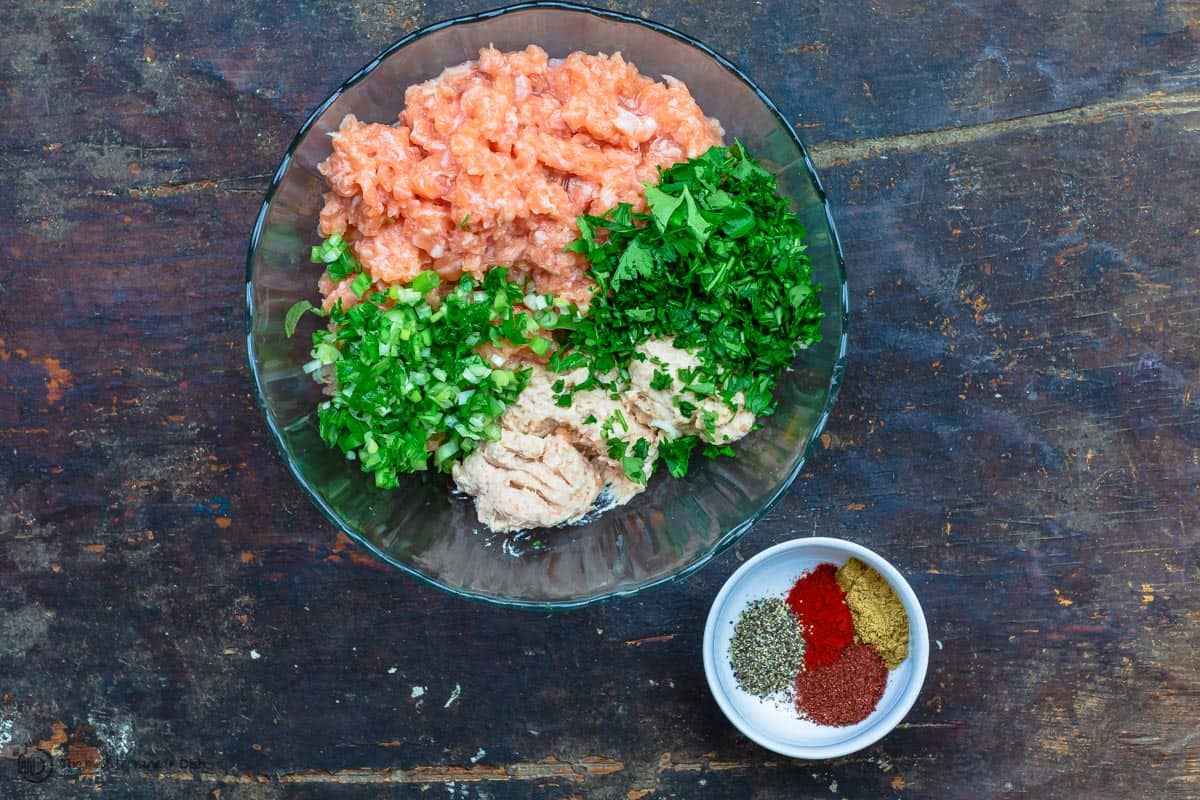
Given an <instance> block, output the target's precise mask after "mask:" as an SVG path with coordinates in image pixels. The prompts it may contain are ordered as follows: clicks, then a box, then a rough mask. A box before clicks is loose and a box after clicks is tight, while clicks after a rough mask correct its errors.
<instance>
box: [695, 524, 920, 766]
mask: <svg viewBox="0 0 1200 800" xmlns="http://www.w3.org/2000/svg"><path fill="white" fill-rule="evenodd" d="M851 557H857V558H858V559H859V560H861V561H863V562H865V563H866V564H867V565H868V566H871V567H873V568H875V570H877V571H878V572H879V573H880V574H881V575H883V577H884V578H886V579H887V581H888V583H890V584H891V585H892V588H893V589H894V590H895V592H896V595H897V596H898V597H899V598H900V600H901V602H903V603H904V610H905V612H907V613H908V658H906V659H904V661H903V662H901V664H900V666H899V667H897V668H896V669H894V670H892V671H891V672H889V673H888V682H887V688H886V689H885V690H884V692H883V697H882V698H881V699H880V701H879V705H878V706H877V707H876V708H875V710H874V711H873V712H871V714H870V716H868V717H867V718H866V719H864V720H863V721H862V722H860V723H858V724H856V725H848V726H846V727H842V728H835V727H830V726H826V725H817V724H816V723H814V722H811V721H809V720H804V719H800V718H799V717H798V716H797V714H796V709H795V708H794V707H793V706H792V704H791V703H790V702H787V701H780V702H778V703H776V702H774V701H772V700H760V699H759V698H757V697H755V696H754V695H752V694H749V693H748V692H745V691H743V690H742V689H741V687H739V686H738V684H737V680H736V679H735V678H734V677H733V669H732V668H731V667H730V666H729V640H730V639H731V638H732V637H733V626H734V623H735V622H736V621H737V618H738V615H739V614H740V613H741V612H742V609H744V608H745V607H746V604H747V603H749V602H750V601H752V600H757V599H759V598H762V597H784V596H786V594H787V592H788V590H790V589H791V588H792V584H794V583H795V582H796V579H797V578H798V577H800V575H801V574H803V573H805V572H807V571H809V570H811V569H812V568H813V567H815V566H817V565H818V564H823V563H825V562H830V563H833V564H837V565H838V566H839V567H840V566H841V565H842V564H845V563H846V562H847V561H849V560H850V558H851ZM928 666H929V629H928V628H927V627H926V626H925V614H924V612H922V611H921V604H920V603H919V602H918V601H917V595H916V594H915V593H914V592H913V590H912V587H911V586H909V585H908V581H906V580H904V577H903V576H902V575H901V574H900V573H899V572H897V571H896V568H895V567H893V566H892V565H891V564H889V563H888V562H886V561H884V560H883V559H882V558H880V557H879V556H878V555H876V554H875V553H873V552H872V551H870V550H868V549H867V548H865V547H862V546H861V545H857V544H854V543H853V542H847V541H845V540H843V539H829V538H821V537H816V538H810V539H793V540H792V541H790V542H783V543H782V544H777V545H775V546H774V547H772V548H770V549H768V550H764V551H763V552H761V553H759V554H758V555H756V556H755V557H754V558H752V559H750V560H749V561H747V562H746V563H745V564H743V565H742V566H741V567H739V568H738V570H737V572H735V573H733V575H731V576H730V577H729V580H727V581H726V582H725V585H724V586H723V587H721V591H720V592H718V593H717V598H716V600H714V601H713V604H712V609H711V610H710V611H709V612H708V623H707V624H706V625H705V627H704V674H705V676H706V677H707V678H708V686H709V688H710V689H711V690H712V693H713V697H714V698H716V701H717V705H719V706H720V707H721V710H722V711H723V712H725V716H727V717H728V718H729V721H730V722H732V723H733V724H734V726H736V727H737V729H738V730H740V731H741V732H742V733H743V734H745V735H746V736H747V737H749V738H750V739H752V740H753V741H755V742H757V743H758V744H760V745H762V746H763V747H765V748H767V749H768V750H773V751H774V752H776V753H779V754H780V755H785V756H790V757H791V758H805V759H812V760H816V759H824V758H837V757H839V756H844V755H847V754H848V753H853V752H855V751H857V750H861V749H863V748H864V747H867V746H868V745H871V744H874V743H875V742H877V741H879V740H880V739H881V738H883V737H884V736H885V735H887V734H888V733H889V732H890V731H891V730H892V729H893V728H895V727H896V726H897V725H898V724H899V723H900V720H902V719H904V715H905V714H907V713H908V710H909V709H910V708H912V705H913V703H914V702H916V699H917V695H918V694H920V692H921V685H922V684H923V683H924V682H925V670H926V669H927V668H928Z"/></svg>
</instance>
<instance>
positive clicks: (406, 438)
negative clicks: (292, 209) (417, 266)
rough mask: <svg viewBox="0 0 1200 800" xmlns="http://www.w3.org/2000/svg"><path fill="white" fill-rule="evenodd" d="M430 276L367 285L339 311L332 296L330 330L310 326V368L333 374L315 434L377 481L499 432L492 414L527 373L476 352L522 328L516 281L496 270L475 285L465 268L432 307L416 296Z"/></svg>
mask: <svg viewBox="0 0 1200 800" xmlns="http://www.w3.org/2000/svg"><path fill="white" fill-rule="evenodd" d="M364 277H366V276H364ZM356 280H357V279H356ZM367 280H368V281H369V278H367ZM439 283H440V279H439V278H438V277H437V274H436V273H433V272H425V273H421V275H418V276H417V278H416V280H414V281H413V283H412V284H411V285H410V287H407V288H406V287H390V288H389V290H388V291H387V292H373V293H371V294H370V295H369V296H368V297H367V298H366V300H365V301H364V302H362V303H358V304H357V305H355V306H353V307H352V308H350V309H348V310H346V309H344V308H343V307H342V304H341V302H340V301H339V302H338V303H337V304H336V305H335V306H334V307H333V309H332V310H331V311H330V314H329V319H330V322H331V323H332V330H318V331H316V332H315V333H314V334H313V351H312V357H313V362H312V363H313V364H314V368H315V367H319V366H326V367H330V368H331V369H332V371H333V373H334V375H335V382H334V383H333V386H332V392H333V394H332V396H331V397H330V399H329V400H328V401H326V402H324V403H322V404H321V405H320V407H319V408H318V411H317V416H318V420H319V423H320V431H321V437H322V438H323V439H324V440H325V442H326V443H327V444H329V445H330V446H335V447H337V448H339V449H340V450H342V451H343V452H344V453H346V454H347V457H352V458H354V459H355V460H357V461H358V462H359V464H360V466H361V467H362V469H363V470H364V471H365V472H370V473H373V474H374V476H375V482H376V484H377V485H379V486H381V487H385V488H389V487H395V486H397V485H398V480H397V476H398V475H399V474H400V473H405V472H416V471H421V470H425V469H428V467H429V462H430V459H431V458H432V461H433V466H434V467H435V468H437V469H441V470H449V468H450V466H451V464H452V463H453V462H454V461H455V460H457V459H459V458H462V457H464V456H466V455H468V454H470V453H471V452H472V451H474V450H475V449H476V448H477V447H479V446H480V445H481V444H482V443H484V442H487V441H493V440H496V439H498V438H499V437H500V426H499V424H498V422H497V420H498V418H499V417H500V415H501V414H503V413H504V410H505V409H506V408H507V407H508V404H509V403H511V402H513V401H514V400H515V399H516V398H517V395H518V394H520V392H521V390H522V389H524V388H525V385H526V384H527V383H528V381H529V375H530V370H527V369H526V370H520V371H514V370H508V369H498V368H495V367H494V366H493V365H491V364H489V363H487V362H486V361H484V359H483V358H482V356H480V355H479V353H478V352H476V348H477V347H478V345H480V344H482V343H483V342H489V343H491V344H493V345H496V346H502V347H503V346H508V345H513V344H517V343H516V342H513V341H511V340H510V339H508V338H506V336H505V334H504V332H503V331H504V330H505V329H507V328H509V327H510V325H511V324H515V325H516V329H518V330H522V329H524V328H523V327H522V326H523V324H524V323H519V322H518V323H514V320H516V318H517V317H518V316H520V315H518V314H516V313H515V312H514V306H515V305H516V304H518V303H520V302H521V300H522V298H523V297H524V295H525V288H524V286H522V285H520V284H517V283H514V282H512V281H509V280H508V278H507V271H506V270H504V269H494V270H492V271H490V272H489V273H488V274H487V275H486V276H485V277H484V279H483V282H482V283H477V282H476V281H475V280H473V279H472V278H471V277H470V276H468V275H464V276H463V277H462V278H461V279H460V280H459V282H458V284H457V285H455V286H454V287H453V288H452V289H451V290H450V291H449V292H448V293H446V294H445V296H443V297H441V298H440V301H438V306H437V308H436V309H435V308H433V307H432V306H431V305H430V304H429V303H428V302H427V301H426V299H425V294H426V293H427V292H429V291H432V289H433V288H435V287H436V286H437V285H438V284H439ZM368 288H369V284H368ZM413 295H415V297H414V296H413ZM300 313H303V312H302V311H301V312H298V313H297V318H298V317H299V314H300Z"/></svg>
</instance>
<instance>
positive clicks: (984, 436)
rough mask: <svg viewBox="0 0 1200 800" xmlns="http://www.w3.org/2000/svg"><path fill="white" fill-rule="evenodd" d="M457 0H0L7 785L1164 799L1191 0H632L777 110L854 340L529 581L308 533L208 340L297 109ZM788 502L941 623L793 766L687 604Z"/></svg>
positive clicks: (1196, 156) (1177, 497) (1190, 714)
mask: <svg viewBox="0 0 1200 800" xmlns="http://www.w3.org/2000/svg"><path fill="white" fill-rule="evenodd" d="M486 5H487V4H473V3H441V2H438V3H433V2H429V3H423V4H416V3H353V4H340V3H332V2H329V3H248V2H243V1H242V0H239V1H238V2H232V3H220V4H218V3H211V4H206V3H195V4H183V3H175V2H170V1H169V0H167V1H165V2H164V1H163V0H160V1H159V2H135V3H132V4H121V5H119V6H118V5H116V4H107V3H90V2H83V3H44V4H43V3H39V4H25V3H13V2H9V3H3V4H0V19H2V20H3V23H4V30H5V35H4V44H5V46H4V48H2V52H0V87H2V88H3V91H4V95H3V98H4V99H3V106H4V110H5V113H4V114H3V115H0V212H3V213H0V253H2V254H3V261H2V262H0V263H2V264H3V267H2V269H0V302H2V303H3V311H2V312H0V751H2V755H3V758H0V796H4V797H16V798H60V797H67V796H76V795H81V796H82V795H86V796H95V797H113V798H126V797H136V798H141V797H147V798H149V797H154V798H196V797H203V798H213V799H214V800H231V799H233V800H242V799H243V798H245V799H253V800H266V799H268V798H277V797H289V798H291V797H295V798H321V799H322V800H342V798H345V799H346V800H359V799H360V798H377V797H437V796H443V797H444V796H450V797H454V798H478V799H479V800H485V799H486V800H508V799H509V798H513V799H516V798H546V799H547V800H566V799H567V798H584V797H586V798H593V797H595V798H606V799H608V798H611V799H613V800H663V799H664V798H672V797H678V798H688V799H689V800H690V799H691V798H701V799H702V798H728V797H745V798H763V799H765V798H796V797H845V798H865V797H869V798H879V797H896V798H957V797H962V798H973V797H1021V796H1039V797H1045V798H1059V797H1061V798H1074V797H1080V796H1088V795H1091V796H1097V797H1115V796H1131V797H1141V796H1161V797H1200V736H1197V734H1196V731H1197V730H1200V670H1198V668H1197V666H1196V665H1197V661H1196V658H1195V653H1196V652H1197V650H1200V588H1198V586H1197V582H1198V581H1200V496H1198V492H1200V388H1198V386H1197V384H1198V382H1200V279H1198V276H1200V263H1198V262H1200V258H1198V257H1200V201H1198V200H1197V193H1196V186H1197V184H1198V182H1200V181H1198V178H1200V10H1198V9H1197V6H1196V5H1195V4H1194V3H1187V2H1169V1H1160V2H1133V3H1123V4H1113V3H1105V2H1096V1H1094V0H1084V2H1076V3H1071V4H1067V3H1042V2H1032V1H1029V2H1016V3H1013V2H966V3H925V2H919V3H900V2H895V0H877V1H876V2H869V3H868V2H847V3H841V4H820V3H800V4H796V3H784V2H777V1H776V0H764V2H761V3H752V4H741V3H734V2H723V3H718V4H712V5H697V4H693V3H682V2H676V1H675V0H663V1H662V2H654V3H652V2H639V3H634V4H632V6H631V7H632V8H633V11H634V13H641V14H645V15H646V16H649V17H653V18H655V19H658V20H660V21H662V22H665V23H667V24H671V25H675V26H677V27H680V28H682V29H683V30H685V31H688V32H690V33H693V34H696V35H699V36H701V37H702V38H704V39H705V40H706V41H708V42H709V43H711V44H712V45H713V46H714V47H715V48H716V49H718V50H720V51H722V52H724V53H726V54H727V55H729V56H731V57H732V58H733V59H734V60H735V61H737V62H739V63H741V64H742V65H743V66H744V67H745V68H746V69H747V71H748V72H749V73H750V74H751V75H752V76H753V77H754V78H756V79H757V80H759V81H760V82H761V83H762V85H763V88H764V89H765V90H766V91H767V92H768V93H769V94H770V95H772V96H773V97H774V98H775V99H776V100H777V101H778V102H779V104H780V105H781V107H782V108H783V109H784V111H785V113H786V114H787V115H788V116H789V118H790V119H792V120H793V121H795V122H796V123H797V124H798V125H799V126H800V129H801V132H802V134H803V135H804V136H805V138H806V139H807V141H808V143H809V144H810V145H811V147H812V150H813V155H814V158H815V159H816V160H817V162H818V164H819V166H820V168H821V171H822V177H823V178H824V180H825V182H826V185H827V188H828V190H829V193H830V195H831V197H832V198H833V202H834V213H835V216H836V218H837V220H838V223H839V228H840V231H841V233H842V235H843V238H844V243H845V247H846V255H847V262H848V265H849V272H850V280H851V291H852V302H853V318H852V324H853V329H852V334H851V361H850V365H849V368H848V371H847V376H846V381H845V384H844V388H843V392H842V395H841V398H840V400H839V402H838V406H837V409H836V412H835V415H834V418H833V420H832V422H831V424H830V426H829V429H828V431H827V433H826V435H825V436H824V437H823V439H822V444H823V447H822V448H821V450H820V451H819V452H818V453H817V454H816V456H815V458H813V459H812V461H811V462H810V464H809V466H808V467H806V471H805V473H804V475H803V476H802V479H801V480H800V481H799V482H798V483H797V485H796V486H795V487H794V488H793V489H792V491H791V492H790V493H789V494H788V495H787V497H786V498H785V499H784V501H783V502H782V503H781V504H780V505H779V506H778V507H777V508H776V509H775V510H774V511H773V512H772V513H771V514H770V515H769V516H768V518H767V519H765V520H764V521H763V522H761V523H760V524H758V525H757V526H756V527H755V528H754V529H753V530H752V531H751V532H750V533H749V534H748V535H747V536H746V537H745V538H744V539H742V541H741V542H740V544H739V545H738V547H737V548H736V549H735V550H734V551H731V552H730V553H728V554H726V555H724V556H722V557H721V558H719V559H718V560H717V561H716V562H714V563H713V564H712V565H711V566H709V567H708V568H706V569H705V570H703V571H702V572H700V573H699V574H697V575H694V576H692V577H690V578H689V579H687V580H685V581H682V582H680V583H677V584H673V585H670V586H666V587H662V588H660V589H657V590H654V591H652V592H650V593H648V594H646V595H642V596H638V597H636V598H632V599H627V600H620V601H614V602H611V603H608V604H605V605H603V606H601V607H599V608H595V609H589V610H584V611H578V612H572V613H566V614H556V615H539V614H529V613H515V612H508V611H501V610H497V609H492V608H488V607H483V606H479V605H472V604H466V603H464V602H460V601H458V600H455V599H452V598H450V597H447V596H444V595H442V594H440V593H437V592H435V591H432V590H430V589H426V588H424V587H422V586H420V585H418V584H417V583H415V582H414V581H412V580H408V579H404V578H402V577H399V576H397V575H394V574H392V573H391V572H389V571H388V570H387V569H385V568H384V567H382V566H380V565H379V564H377V563H375V562H373V561H372V560H370V559H369V558H367V557H365V556H364V555H363V554H361V553H360V552H358V551H357V550H356V548H355V547H354V546H353V545H352V544H351V543H350V542H348V541H347V540H345V539H344V538H341V537H337V536H335V534H334V533H333V531H332V530H331V529H330V526H329V525H328V524H326V523H325V522H324V520H323V519H322V518H321V516H320V515H319V513H318V512H317V511H316V509H315V508H313V507H312V506H311V505H310V504H309V503H308V502H307V500H306V499H305V498H304V496H303V495H302V494H301V492H300V490H299V489H298V487H296V486H295V484H294V483H293V481H292V480H291V478H290V477H289V476H288V474H287V472H286V470H285V468H284V467H283V465H282V463H281V461H280V459H279V458H278V456H277V454H276V452H275V450H274V447H273V446H272V445H271V443H270V441H269V439H268V435H267V431H266V429H265V426H264V425H263V423H262V420H261V417H260V415H259V413H258V411H257V409H256V407H255V403H254V399H253V396H252V393H251V389H250V379H249V376H248V373H247V369H246V365H245V356H244V352H243V344H242V341H243V339H242V331H243V320H242V313H243V312H242V294H243V287H242V281H243V256H244V248H245V243H246V238H247V236H248V233H249V228H250V225H251V222H252V219H253V216H254V214H255V213H256V211H257V207H258V204H259V202H260V199H261V195H262V191H263V190H264V188H265V186H266V183H267V180H268V176H269V174H270V173H272V172H273V171H274V169H275V167H276V165H277V162H278V159H279V157H280V154H281V153H282V152H283V150H284V149H285V147H286V145H287V143H288V141H289V140H290V138H291V136H292V134H293V133H294V131H295V129H296V128H297V127H298V125H299V124H300V122H301V121H302V120H303V118H304V117H305V116H306V115H307V114H308V113H309V111H310V110H311V109H312V108H314V107H315V105H316V104H317V103H318V102H320V100H321V99H323V98H324V96H325V95H326V94H327V93H328V92H329V91H330V90H331V89H332V88H334V87H335V86H336V85H338V84H339V83H340V82H341V80H342V79H343V78H345V77H346V76H347V75H348V74H349V73H350V72H351V71H352V70H353V69H356V68H357V67H359V66H360V65H362V64H363V63H365V62H366V61H368V60H369V59H370V58H371V57H372V56H373V55H374V54H375V53H376V52H377V51H378V50H380V49H381V48H382V47H383V46H385V45H386V44H388V43H390V42H391V41H393V40H394V39H396V38H398V37H399V36H400V35H402V34H404V33H406V32H408V31H411V30H414V29H415V28H417V27H419V26H421V25H423V24H426V23H429V22H433V21H436V20H438V19H441V18H444V17H447V16H451V15H453V14H457V13H460V12H464V11H468V10H477V9H480V8H483V7H486ZM612 5H613V6H614V7H616V4H612ZM626 8H629V7H626ZM813 533H825V534H830V535H834V536H843V537H846V538H850V539H853V540H855V541H859V542H861V543H863V544H865V545H867V546H869V547H872V548H875V549H878V550H879V551H881V552H883V553H884V554H885V555H887V556H888V557H889V558H890V559H892V560H893V562H894V563H895V564H896V565H897V566H898V567H899V568H900V569H901V570H902V571H904V572H905V573H906V574H907V575H909V576H910V579H911V581H912V582H913V585H914V588H916V590H917V592H918V594H919V595H920V597H921V600H922V602H923V603H924V605H925V609H926V614H927V617H928V620H929V625H930V631H931V635H932V637H933V638H934V639H935V642H936V644H935V649H934V652H933V659H932V662H931V665H930V672H929V678H928V680H927V683H926V686H925V690H924V692H923V693H922V695H921V697H920V699H919V700H918V703H917V706H916V707H915V708H914V709H913V711H912V713H911V714H910V715H909V717H908V718H907V720H906V721H905V722H904V723H903V724H902V726H901V727H900V728H899V729H898V730H897V731H895V732H894V733H893V734H892V735H890V736H889V737H887V738H886V739H885V740H883V741H882V742H880V743H879V744H878V745H876V746H874V747H872V748H870V749H868V750H866V751H864V752H862V753H859V754H856V755H854V756H851V757H848V758H844V759H838V760H835V761H830V762H818V763H801V762H793V761H789V760H787V759H782V758H778V757H774V756H772V755H771V754H769V753H767V752H765V751H762V750H760V749H758V748H757V747H755V746H754V745H752V744H751V743H749V742H748V741H747V740H745V739H744V738H742V737H741V736H740V735H738V734H737V733H736V731H735V730H734V729H733V728H732V727H731V726H730V725H729V724H728V723H727V722H726V721H725V719H724V718H723V717H722V716H721V713H720V711H719V710H718V709H717V708H716V706H715V705H714V703H713V702H712V700H711V698H710V697H709V696H708V692H707V689H706V687H705V684H704V677H703V672H702V668H701V664H700V658H699V643H700V636H701V629H702V626H703V619H704V616H705V614H706V612H707V608H708V604H709V602H710V600H711V598H712V597H713V595H714V593H715V592H716V590H717V588H718V587H719V586H720V584H721V583H722V582H723V580H724V579H725V578H726V577H727V576H728V574H729V573H730V572H731V571H732V570H733V569H734V568H735V567H736V566H737V564H738V562H739V561H740V560H742V559H743V558H745V557H748V556H750V555H752V554H754V553H756V552H758V551H760V550H761V549H763V548H765V547H767V546H769V545H771V544H773V543H775V542H778V541H782V540H785V539H788V538H792V537H795V536H805V535H810V534H813ZM30 746H33V747H41V748H43V749H44V750H46V751H48V752H50V753H52V754H53V755H54V756H55V758H56V760H57V768H58V772H57V774H56V775H55V776H54V777H52V778H51V779H49V780H47V781H46V782H44V783H41V784H32V783H28V782H26V781H22V780H20V779H19V778H18V776H17V756H18V753H20V752H22V751H24V750H25V749H26V748H27V747H30ZM181 762H182V763H181Z"/></svg>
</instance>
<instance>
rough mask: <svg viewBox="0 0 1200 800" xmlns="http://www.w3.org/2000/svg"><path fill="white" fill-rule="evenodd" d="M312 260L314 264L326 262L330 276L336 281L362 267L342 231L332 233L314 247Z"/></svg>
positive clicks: (326, 268)
mask: <svg viewBox="0 0 1200 800" xmlns="http://www.w3.org/2000/svg"><path fill="white" fill-rule="evenodd" d="M310 260H311V261H312V262H313V263H314V264H324V265H325V270H326V271H327V272H328V273H329V277H330V278H331V279H332V280H334V281H335V282H336V281H341V280H344V279H346V278H348V277H350V276H351V275H353V274H354V273H356V272H358V271H359V270H361V269H362V266H361V265H360V264H359V263H358V259H356V258H355V257H354V255H353V254H351V252H350V244H349V243H348V242H347V241H346V240H345V239H343V238H342V235H341V234H340V233H335V234H332V235H331V236H329V237H328V238H327V239H325V241H323V242H321V243H320V244H319V245H317V246H316V247H314V248H313V249H312V253H311V255H310Z"/></svg>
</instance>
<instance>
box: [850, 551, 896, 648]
mask: <svg viewBox="0 0 1200 800" xmlns="http://www.w3.org/2000/svg"><path fill="white" fill-rule="evenodd" d="M837 582H838V585H839V586H841V587H842V591H844V592H845V593H846V604H847V605H848V606H850V613H851V615H853V617H854V638H855V639H857V640H858V641H860V642H862V643H863V644H869V645H871V646H873V647H874V648H875V649H876V650H877V651H879V655H881V656H882V657H883V662H884V663H885V664H886V665H887V668H888V669H895V668H896V667H898V666H900V662H901V661H903V660H904V659H906V658H908V614H906V613H905V612H904V604H903V603H901V602H900V598H899V597H897V596H896V593H895V591H893V590H892V587H891V584H889V583H888V582H887V579H886V578H884V577H883V576H882V575H880V574H879V573H878V572H877V571H875V570H874V569H872V568H871V567H869V566H867V565H866V564H864V563H863V562H862V561H859V560H858V559H857V558H852V559H850V560H849V561H847V562H846V563H845V564H844V565H843V566H842V568H841V569H839V570H838V571H837Z"/></svg>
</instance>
